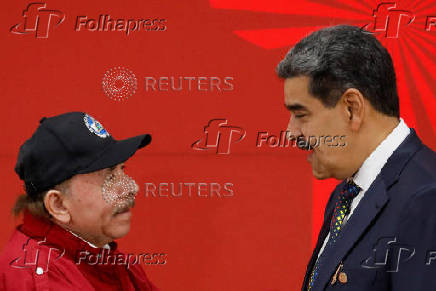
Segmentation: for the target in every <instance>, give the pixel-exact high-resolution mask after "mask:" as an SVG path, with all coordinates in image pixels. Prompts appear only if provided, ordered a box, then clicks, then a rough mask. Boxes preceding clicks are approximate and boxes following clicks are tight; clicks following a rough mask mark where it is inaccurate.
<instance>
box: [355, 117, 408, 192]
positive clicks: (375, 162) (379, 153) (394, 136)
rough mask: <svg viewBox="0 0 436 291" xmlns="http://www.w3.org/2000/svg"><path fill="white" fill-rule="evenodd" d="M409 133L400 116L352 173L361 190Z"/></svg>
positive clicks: (368, 185)
mask: <svg viewBox="0 0 436 291" xmlns="http://www.w3.org/2000/svg"><path fill="white" fill-rule="evenodd" d="M409 133H410V128H409V127H408V126H407V125H406V123H405V122H404V120H403V119H402V118H400V122H399V123H398V125H397V126H396V127H395V128H394V130H393V131H392V132H391V133H390V134H389V135H388V136H387V137H386V138H385V139H384V140H383V141H382V142H381V143H380V144H379V145H378V146H377V148H376V149H375V150H374V151H373V152H372V153H371V154H370V155H369V157H368V158H366V160H365V161H364V162H363V164H362V166H360V168H359V170H358V171H357V173H356V174H354V176H353V181H354V183H356V184H357V185H358V186H359V187H360V188H362V190H363V191H366V190H368V188H369V187H370V186H371V184H372V182H374V180H375V178H376V177H377V175H378V174H379V173H380V171H381V169H382V168H383V167H384V165H385V164H386V162H387V160H388V159H389V157H390V156H391V155H392V153H393V152H394V151H395V150H396V149H397V148H398V146H399V145H400V144H401V143H402V142H403V141H404V140H405V139H406V137H407V136H408V135H409Z"/></svg>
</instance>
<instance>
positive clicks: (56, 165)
mask: <svg viewBox="0 0 436 291" xmlns="http://www.w3.org/2000/svg"><path fill="white" fill-rule="evenodd" d="M150 141H151V136H150V135H148V134H144V135H139V136H136V137H132V138H129V139H125V140H121V141H117V140H115V139H113V138H112V137H111V135H110V134H109V133H108V132H107V131H106V130H105V129H104V127H103V126H102V125H101V124H100V123H99V122H98V121H97V120H95V119H94V118H93V117H91V116H90V115H88V114H86V113H83V112H70V113H65V114H62V115H58V116H55V117H51V118H45V117H44V118H42V119H41V121H40V125H39V127H38V128H37V130H36V131H35V133H34V134H33V136H32V137H31V138H30V139H28V140H27V141H26V142H25V143H24V144H23V145H22V146H21V148H20V152H19V155H18V160H17V164H16V167H15V171H16V172H17V174H18V175H19V177H20V179H21V180H23V181H24V185H25V189H26V194H25V195H22V196H20V197H19V198H18V200H17V202H16V204H15V207H14V213H15V214H16V215H18V214H20V213H21V212H23V213H24V223H23V224H22V225H20V226H18V228H17V230H16V231H15V232H14V234H13V235H12V237H11V239H10V240H9V242H8V244H7V245H6V247H5V249H4V251H3V254H2V255H1V256H0V289H1V290H42V289H44V290H46V289H50V290H51V289H55V290H153V291H154V290H157V289H156V287H155V286H153V284H152V283H151V282H150V281H149V280H148V279H147V276H146V275H145V273H144V271H143V270H142V268H141V266H140V265H139V264H140V262H138V261H137V258H136V257H135V261H132V260H131V259H132V256H131V255H125V254H123V253H121V252H119V251H118V250H117V245H116V243H115V242H114V240H115V239H117V238H120V237H123V236H125V235H126V234H127V233H128V231H129V229H130V218H131V212H130V208H131V207H133V204H134V200H135V196H136V194H137V192H138V185H137V184H136V183H135V181H134V180H133V179H131V178H130V177H128V176H127V175H126V174H125V173H124V162H125V161H126V160H128V159H129V158H130V157H131V156H132V155H133V154H134V153H135V152H136V151H137V150H138V149H140V148H142V147H145V146H146V145H148V144H149V143H150Z"/></svg>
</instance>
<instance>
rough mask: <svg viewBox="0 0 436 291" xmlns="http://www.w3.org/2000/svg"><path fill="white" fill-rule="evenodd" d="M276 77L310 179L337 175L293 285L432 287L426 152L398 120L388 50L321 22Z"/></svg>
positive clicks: (434, 180)
mask: <svg viewBox="0 0 436 291" xmlns="http://www.w3.org/2000/svg"><path fill="white" fill-rule="evenodd" d="M277 73H278V75H279V77H281V78H283V79H284V95H285V106H286V107H287V108H288V109H289V110H290V111H291V118H290V121H289V124H288V133H289V134H290V135H291V136H292V138H297V139H298V140H300V141H301V140H304V141H305V143H303V144H302V143H298V146H299V147H300V148H302V149H305V150H308V151H310V154H309V156H308V161H309V163H310V164H311V166H312V172H313V175H314V176H315V177H316V178H317V179H326V178H332V177H333V178H336V179H338V180H343V181H342V182H341V183H340V184H339V185H338V186H337V187H336V189H335V190H334V191H333V193H332V194H331V196H330V199H329V201H328V203H327V206H326V208H325V213H324V224H323V226H322V228H321V231H320V233H319V236H318V242H317V244H316V247H315V250H314V251H313V254H312V257H311V259H310V261H309V264H308V266H307V271H306V276H305V278H304V282H303V286H302V290H313V291H318V290H355V291H359V290H394V291H396V290H404V291H416V290H436V209H435V208H436V153H435V152H434V151H432V150H431V149H429V148H428V147H426V146H425V145H424V144H422V142H421V140H420V139H419V138H418V136H417V134H416V133H415V130H414V129H412V128H409V127H408V126H407V125H406V124H405V122H404V120H403V119H401V118H400V114H399V101H398V94H397V87H396V77H395V72H394V67H393V64H392V59H391V57H390V55H389V53H388V51H387V50H386V49H385V48H384V47H383V46H382V45H381V44H380V42H379V41H378V40H377V39H376V38H375V37H374V36H373V35H371V34H370V33H368V32H366V31H364V30H362V29H360V28H358V27H354V26H348V25H340V26H334V27H328V28H325V29H322V30H319V31H316V32H314V33H312V34H310V35H309V36H307V37H305V38H304V39H302V40H301V41H300V42H299V43H297V44H296V45H295V46H294V47H293V48H292V49H291V50H290V51H289V53H288V54H287V55H286V57H285V58H284V59H283V60H282V61H281V62H280V63H279V65H278V66H277ZM415 97H416V96H415ZM338 137H340V138H341V140H342V142H338V141H337V138H338ZM335 140H336V141H335Z"/></svg>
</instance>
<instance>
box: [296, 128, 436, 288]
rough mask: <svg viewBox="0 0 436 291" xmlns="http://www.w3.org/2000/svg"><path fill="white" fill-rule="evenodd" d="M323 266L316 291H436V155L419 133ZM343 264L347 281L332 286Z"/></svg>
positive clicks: (397, 154)
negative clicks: (423, 142)
mask: <svg viewBox="0 0 436 291" xmlns="http://www.w3.org/2000/svg"><path fill="white" fill-rule="evenodd" d="M343 184H344V182H342V183H341V184H339V185H338V186H337V187H336V189H335V190H334V191H333V193H332V194H331V196H330V199H329V201H328V202H327V206H326V208H325V213H324V223H323V226H322V228H321V231H320V233H319V236H318V242H317V244H316V247H315V250H314V251H313V254H312V258H311V259H310V261H309V264H308V266H307V270H306V276H305V278H304V282H303V287H302V290H306V288H307V283H308V280H309V277H310V273H311V271H312V269H313V266H314V264H315V261H316V259H317V257H318V252H319V250H320V248H321V246H322V244H323V242H324V239H325V237H326V236H327V234H328V232H329V224H330V220H331V217H332V214H333V209H334V206H335V203H336V201H337V199H338V194H339V191H340V189H341V188H342V186H343ZM323 261H324V264H323V265H322V266H320V270H319V275H318V277H317V280H315V282H314V286H313V288H312V290H313V291H319V290H329V291H330V290H331V291H334V290H353V291H361V290H362V291H363V290H365V291H367V290H371V291H377V290H383V291H385V290H392V291H399V290H401V291H403V290H404V291H421V290H423V291H436V153H435V152H434V151H432V150H431V149H429V148H428V147H426V146H425V145H423V144H422V142H421V140H420V139H419V138H418V136H417V135H416V133H415V131H414V130H413V129H411V132H410V134H409V135H408V136H407V138H406V139H405V140H404V141H403V142H402V143H401V145H400V146H399V147H398V148H397V149H396V150H395V151H394V153H393V154H392V156H391V157H390V158H389V159H388V161H387V162H386V164H385V166H384V167H383V169H382V170H381V172H380V174H379V175H378V176H377V178H376V179H375V181H374V182H373V183H372V185H371V186H370V188H369V189H368V190H367V192H366V193H365V195H364V196H363V198H362V200H361V201H360V202H359V204H358V206H357V207H356V209H355V210H354V212H353V215H351V217H350V218H349V220H348V222H347V223H346V224H345V226H344V227H343V228H342V230H341V232H340V234H339V237H338V238H337V241H336V243H335V245H334V246H333V247H332V249H331V250H330V251H329V252H327V253H326V258H325V259H324V260H323ZM340 264H342V269H341V270H340V272H343V273H345V274H346V276H342V281H343V282H339V280H336V282H335V283H334V284H332V279H333V276H334V274H335V272H336V270H337V269H338V266H339V265H340ZM342 275H343V274H342ZM344 277H346V280H343V279H344ZM345 281H346V282H345Z"/></svg>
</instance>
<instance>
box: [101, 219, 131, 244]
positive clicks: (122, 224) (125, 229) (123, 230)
mask: <svg viewBox="0 0 436 291" xmlns="http://www.w3.org/2000/svg"><path fill="white" fill-rule="evenodd" d="M129 231H130V220H129V221H125V220H123V221H112V225H111V226H110V227H108V228H107V230H106V231H105V233H106V236H108V237H110V238H112V239H114V240H115V239H119V238H122V237H124V236H126V235H127V234H128V233H129Z"/></svg>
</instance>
